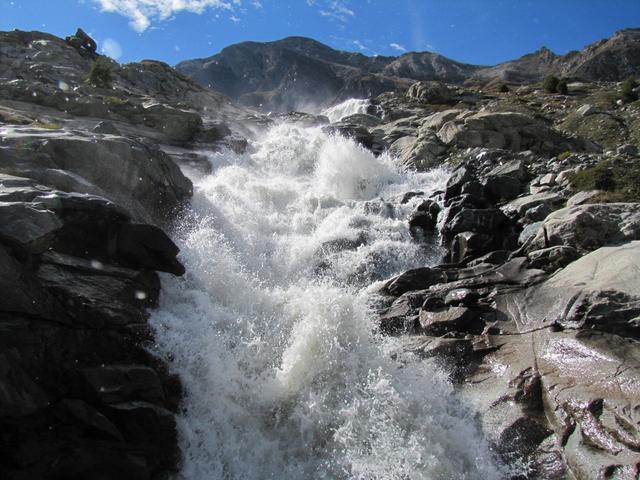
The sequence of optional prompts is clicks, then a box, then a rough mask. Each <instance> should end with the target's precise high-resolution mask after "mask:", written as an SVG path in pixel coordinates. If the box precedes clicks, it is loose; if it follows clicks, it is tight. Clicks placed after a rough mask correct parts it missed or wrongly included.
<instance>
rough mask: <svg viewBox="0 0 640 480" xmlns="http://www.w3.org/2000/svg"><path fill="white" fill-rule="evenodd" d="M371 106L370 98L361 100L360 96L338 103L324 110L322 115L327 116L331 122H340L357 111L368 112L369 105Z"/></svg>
mask: <svg viewBox="0 0 640 480" xmlns="http://www.w3.org/2000/svg"><path fill="white" fill-rule="evenodd" d="M368 106H369V100H361V99H358V98H350V99H349V100H345V101H344V102H342V103H339V104H338V105H334V106H333V107H329V108H327V109H326V110H323V111H322V115H324V116H326V117H327V118H328V119H329V121H330V122H332V123H333V122H339V121H340V120H342V119H343V118H346V117H348V116H350V115H355V114H356V113H367V107H368Z"/></svg>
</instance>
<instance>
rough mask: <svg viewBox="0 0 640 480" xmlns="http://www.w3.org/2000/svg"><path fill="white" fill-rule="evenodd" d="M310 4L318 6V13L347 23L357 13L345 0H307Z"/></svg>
mask: <svg viewBox="0 0 640 480" xmlns="http://www.w3.org/2000/svg"><path fill="white" fill-rule="evenodd" d="M307 4H308V5H310V6H317V7H318V13H319V14H320V15H322V16H323V17H327V18H329V19H331V20H337V21H339V22H342V23H347V22H348V21H349V20H350V19H351V18H353V17H355V15H356V13H355V12H354V11H353V10H351V9H350V8H349V7H347V4H346V2H344V1H343V0H307Z"/></svg>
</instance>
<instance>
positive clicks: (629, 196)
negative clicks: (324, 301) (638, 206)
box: [571, 160, 640, 203]
mask: <svg viewBox="0 0 640 480" xmlns="http://www.w3.org/2000/svg"><path fill="white" fill-rule="evenodd" d="M571 188H572V189H573V190H575V191H584V190H602V191H603V193H601V194H600V195H599V196H598V197H597V199H596V200H597V201H599V202H608V203H611V202H638V201H640V165H638V164H637V162H624V161H619V160H617V161H616V160H602V161H601V162H599V163H598V164H597V165H595V166H593V167H589V168H586V169H584V170H580V171H579V172H577V173H575V174H574V175H573V177H572V178H571Z"/></svg>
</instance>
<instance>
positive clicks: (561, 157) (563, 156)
mask: <svg viewBox="0 0 640 480" xmlns="http://www.w3.org/2000/svg"><path fill="white" fill-rule="evenodd" d="M571 155H573V152H572V151H570V150H566V151H564V152H562V153H561V154H560V155H558V160H560V161H562V160H566V159H567V158H569V157H570V156H571Z"/></svg>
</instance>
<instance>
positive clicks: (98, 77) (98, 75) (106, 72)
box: [87, 57, 113, 88]
mask: <svg viewBox="0 0 640 480" xmlns="http://www.w3.org/2000/svg"><path fill="white" fill-rule="evenodd" d="M112 82H113V73H112V72H111V66H110V65H109V63H108V62H107V60H105V59H103V58H102V57H98V58H97V59H96V61H95V62H93V64H92V65H91V69H90V70H89V76H88V77H87V83H89V84H91V85H93V86H94V87H100V88H111V84H112Z"/></svg>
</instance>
